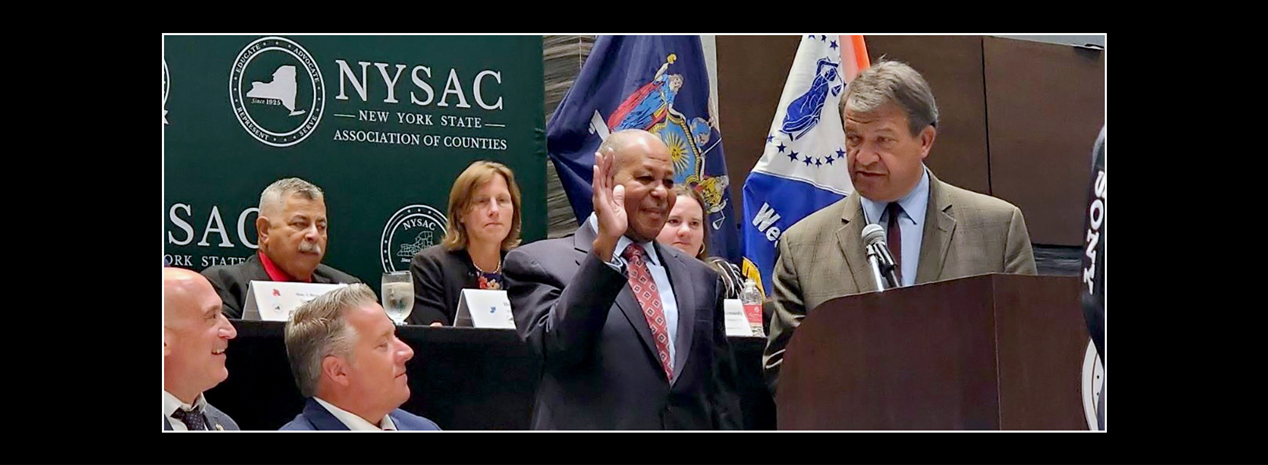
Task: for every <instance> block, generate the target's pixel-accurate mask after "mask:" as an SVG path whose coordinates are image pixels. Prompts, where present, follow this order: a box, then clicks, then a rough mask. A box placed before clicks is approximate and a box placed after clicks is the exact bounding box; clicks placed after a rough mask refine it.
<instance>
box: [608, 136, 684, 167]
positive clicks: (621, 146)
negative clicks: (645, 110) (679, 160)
mask: <svg viewBox="0 0 1268 465" xmlns="http://www.w3.org/2000/svg"><path fill="white" fill-rule="evenodd" d="M599 152H602V153H604V154H607V155H612V156H613V159H612V171H613V172H617V171H620V170H621V168H622V167H623V166H625V165H628V164H630V163H631V162H638V161H642V158H641V157H642V156H643V155H644V154H646V153H659V152H663V153H669V147H668V146H666V145H665V143H664V142H663V141H661V140H660V138H659V137H656V135H655V134H652V133H650V132H647V131H643V130H641V129H622V130H620V131H617V132H614V133H612V134H611V135H609V136H608V138H607V139H605V140H604V141H603V144H600V145H599Z"/></svg>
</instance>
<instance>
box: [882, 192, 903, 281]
mask: <svg viewBox="0 0 1268 465" xmlns="http://www.w3.org/2000/svg"><path fill="white" fill-rule="evenodd" d="M885 211H886V212H887V213H888V214H889V224H888V225H886V226H885V242H886V243H888V244H887V245H889V254H890V255H893V256H894V276H897V277H898V285H899V286H902V285H903V283H902V281H903V265H902V263H903V235H902V233H901V232H899V230H898V213H899V212H901V211H903V207H902V206H900V205H898V202H890V203H889V207H887V208H886V209H885Z"/></svg>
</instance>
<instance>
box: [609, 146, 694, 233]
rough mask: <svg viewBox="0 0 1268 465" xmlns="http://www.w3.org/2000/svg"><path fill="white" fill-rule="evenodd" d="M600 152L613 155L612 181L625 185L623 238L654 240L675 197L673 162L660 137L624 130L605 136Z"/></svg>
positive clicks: (663, 224)
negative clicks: (627, 222)
mask: <svg viewBox="0 0 1268 465" xmlns="http://www.w3.org/2000/svg"><path fill="white" fill-rule="evenodd" d="M599 152H600V153H603V154H605V155H607V156H612V157H613V159H612V173H613V176H612V181H613V182H614V183H616V184H619V185H622V186H625V213H626V217H627V218H629V226H628V228H627V229H626V231H625V235H626V236H627V237H629V238H630V239H631V240H633V241H635V242H646V241H650V240H652V239H655V238H656V236H657V235H658V234H660V230H661V228H663V227H664V226H665V221H666V220H667V219H668V218H669V211H670V210H671V209H673V207H674V202H675V200H677V197H675V196H673V195H672V194H670V189H673V188H674V161H673V157H672V156H671V155H670V153H669V147H668V146H666V145H665V143H664V142H662V141H661V140H660V137H658V136H656V135H655V134H652V133H650V132H647V131H643V130H640V129H625V130H621V131H617V132H614V133H612V134H611V135H609V136H608V138H607V140H604V141H603V144H602V145H600V146H599Z"/></svg>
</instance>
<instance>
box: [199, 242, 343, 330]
mask: <svg viewBox="0 0 1268 465" xmlns="http://www.w3.org/2000/svg"><path fill="white" fill-rule="evenodd" d="M202 274H203V276H205V277H206V278H207V280H208V281H211V286H212V287H214V288H216V293H217V294H220V300H221V301H222V305H223V306H222V308H221V310H222V311H223V312H224V313H225V316H227V317H229V318H239V319H240V318H242V307H243V305H246V303H247V288H248V287H249V286H250V285H251V281H272V280H273V278H270V277H269V274H268V272H266V271H264V264H263V263H260V257H259V255H257V254H252V255H251V257H250V258H247V260H246V261H245V262H242V263H238V264H236V265H220V266H213V267H211V268H207V269H205V270H203V272H202ZM313 282H314V283H321V284H354V283H359V282H361V280H360V279H357V278H356V277H354V276H352V275H350V274H347V273H344V272H342V271H339V270H336V269H334V268H331V267H329V266H326V265H317V269H316V270H313Z"/></svg>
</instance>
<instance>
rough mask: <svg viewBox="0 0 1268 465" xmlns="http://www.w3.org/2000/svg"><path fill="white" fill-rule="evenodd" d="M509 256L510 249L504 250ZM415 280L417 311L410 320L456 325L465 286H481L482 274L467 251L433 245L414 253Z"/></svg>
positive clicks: (413, 312) (411, 261)
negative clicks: (459, 302) (456, 314)
mask: <svg viewBox="0 0 1268 465" xmlns="http://www.w3.org/2000/svg"><path fill="white" fill-rule="evenodd" d="M502 258H503V259H506V252H505V251H503V252H502ZM409 274H410V276H411V277H412V278H413V279H414V310H413V311H411V312H410V313H409V318H407V319H406V322H407V323H409V324H411V325H430V324H432V323H433V322H436V321H439V322H441V323H444V325H445V326H452V325H453V319H454V314H455V313H457V312H458V298H459V297H462V290H463V289H479V288H480V281H479V279H480V274H479V271H477V270H476V267H475V265H473V264H472V263H471V255H469V254H467V251H466V250H455V251H452V252H450V251H448V250H445V248H444V247H441V246H440V245H433V246H431V247H428V248H426V249H423V250H420V251H418V253H416V254H414V258H412V259H410V262H409Z"/></svg>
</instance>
